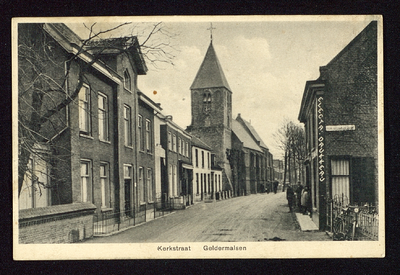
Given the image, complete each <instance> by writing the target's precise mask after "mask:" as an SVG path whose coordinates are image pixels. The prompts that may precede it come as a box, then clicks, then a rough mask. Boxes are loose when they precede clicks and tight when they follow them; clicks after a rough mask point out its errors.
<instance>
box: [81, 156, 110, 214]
mask: <svg viewBox="0 0 400 275" xmlns="http://www.w3.org/2000/svg"><path fill="white" fill-rule="evenodd" d="M99 173H100V183H99V184H100V191H101V207H102V208H106V207H111V195H110V191H111V187H110V186H109V184H110V170H109V164H108V163H107V162H101V163H100V167H99ZM93 187H94V186H93V177H92V161H91V160H81V201H82V202H91V203H94V200H93Z"/></svg>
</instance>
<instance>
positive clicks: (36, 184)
mask: <svg viewBox="0 0 400 275" xmlns="http://www.w3.org/2000/svg"><path fill="white" fill-rule="evenodd" d="M49 172H50V168H49V165H48V163H47V162H45V161H44V160H43V159H42V158H37V159H36V158H35V159H29V162H28V165H27V171H26V173H25V177H24V182H23V185H22V188H21V192H20V194H19V198H18V202H19V209H27V208H37V207H46V206H48V205H51V202H50V189H49V188H48V184H49V183H50V180H49Z"/></svg>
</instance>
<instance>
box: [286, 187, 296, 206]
mask: <svg viewBox="0 0 400 275" xmlns="http://www.w3.org/2000/svg"><path fill="white" fill-rule="evenodd" d="M286 199H287V201H288V205H289V212H292V211H293V202H294V192H293V188H292V187H291V186H288V187H287V188H286Z"/></svg>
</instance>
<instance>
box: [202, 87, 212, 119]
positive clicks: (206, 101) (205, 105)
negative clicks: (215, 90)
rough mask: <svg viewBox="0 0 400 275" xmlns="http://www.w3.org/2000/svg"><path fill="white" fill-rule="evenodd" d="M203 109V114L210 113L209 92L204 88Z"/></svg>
mask: <svg viewBox="0 0 400 275" xmlns="http://www.w3.org/2000/svg"><path fill="white" fill-rule="evenodd" d="M203 111H204V113H205V114H207V115H208V114H210V111H211V92H210V90H206V91H205V93H204V94H203Z"/></svg>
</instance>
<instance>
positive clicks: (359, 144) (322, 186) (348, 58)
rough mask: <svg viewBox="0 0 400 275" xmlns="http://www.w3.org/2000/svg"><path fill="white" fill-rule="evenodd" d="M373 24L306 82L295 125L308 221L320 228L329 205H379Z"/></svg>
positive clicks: (375, 27) (375, 33)
mask: <svg viewBox="0 0 400 275" xmlns="http://www.w3.org/2000/svg"><path fill="white" fill-rule="evenodd" d="M377 119H378V117H377V22H376V21H373V22H371V23H370V24H369V25H368V26H367V27H366V28H365V29H364V30H363V31H362V32H361V33H360V34H358V35H357V36H356V37H355V38H354V39H353V40H352V41H351V42H350V43H349V44H348V45H347V46H346V47H345V48H344V49H343V50H342V51H341V52H340V53H339V54H338V55H337V56H336V57H335V58H333V59H332V60H331V61H330V62H329V63H328V64H327V65H326V66H323V67H320V77H319V78H318V79H317V80H314V81H307V83H306V86H305V90H304V94H303V99H302V103H301V108H300V113H299V120H300V122H302V123H304V125H305V132H306V147H307V158H306V161H305V170H306V185H307V186H309V187H310V190H311V197H312V212H313V213H312V219H313V220H314V222H315V223H316V224H317V225H318V226H319V228H320V229H324V227H325V225H326V222H327V221H326V216H327V208H326V205H327V202H328V201H329V200H330V199H335V198H341V199H344V200H345V202H346V203H349V204H353V205H354V204H358V205H360V204H364V203H372V204H377V203H378V201H377V200H378V174H377V171H378V168H377V167H378V161H377V156H378V154H377V141H378V130H377V126H378V125H377V123H378V122H377V121H378V120H377Z"/></svg>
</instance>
